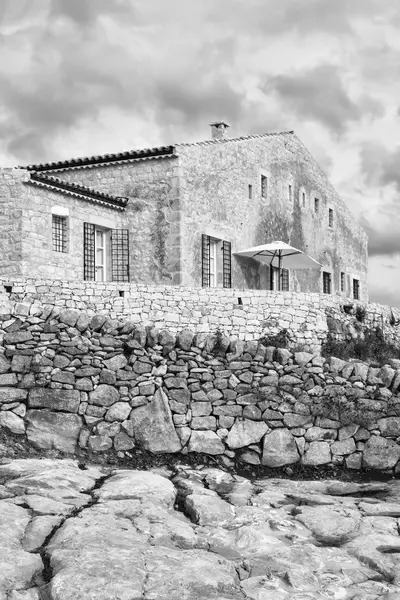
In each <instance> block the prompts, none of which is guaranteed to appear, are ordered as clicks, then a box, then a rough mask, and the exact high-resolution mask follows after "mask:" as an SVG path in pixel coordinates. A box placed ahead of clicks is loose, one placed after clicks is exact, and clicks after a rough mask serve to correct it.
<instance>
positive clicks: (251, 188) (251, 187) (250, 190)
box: [249, 184, 253, 200]
mask: <svg viewBox="0 0 400 600" xmlns="http://www.w3.org/2000/svg"><path fill="white" fill-rule="evenodd" d="M252 198H253V186H252V185H250V184H249V199H250V200H251V199H252Z"/></svg>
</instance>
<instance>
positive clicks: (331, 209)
mask: <svg viewBox="0 0 400 600" xmlns="http://www.w3.org/2000/svg"><path fill="white" fill-rule="evenodd" d="M333 223H334V220H333V208H328V227H333Z"/></svg>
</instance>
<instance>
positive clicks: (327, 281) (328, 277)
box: [322, 271, 332, 295]
mask: <svg viewBox="0 0 400 600" xmlns="http://www.w3.org/2000/svg"><path fill="white" fill-rule="evenodd" d="M322 293H323V294H329V295H331V294H332V273H331V272H330V271H322Z"/></svg>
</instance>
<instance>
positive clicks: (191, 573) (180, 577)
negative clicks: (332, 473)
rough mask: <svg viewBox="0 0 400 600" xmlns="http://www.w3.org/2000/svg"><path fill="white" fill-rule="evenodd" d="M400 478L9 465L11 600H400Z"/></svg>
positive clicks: (4, 581)
mask: <svg viewBox="0 0 400 600" xmlns="http://www.w3.org/2000/svg"><path fill="white" fill-rule="evenodd" d="M399 533H400V480H390V481H388V482H364V483H353V482H344V481H337V480H328V479H327V480H320V481H294V480H291V479H278V478H268V479H267V478H259V479H254V480H250V479H247V478H244V477H240V476H238V475H233V474H229V473H227V472H225V471H223V470H221V469H217V468H210V467H205V466H203V467H201V466H198V467H192V466H189V465H180V466H174V467H170V468H169V467H165V466H164V467H159V468H156V467H154V468H152V469H151V470H147V471H139V470H127V469H126V470H125V469H121V468H114V467H107V466H96V465H83V464H80V463H78V462H76V461H75V460H72V459H68V460H59V459H52V458H44V459H39V458H31V459H7V458H3V459H2V460H1V464H0V600H72V599H73V600H76V599H79V600H89V599H90V600H92V599H93V600H189V599H190V600H203V599H204V600H206V599H207V600H212V599H215V600H245V599H249V600H250V599H251V600H284V599H285V600H286V599H291V600H314V599H315V600H316V599H319V600H332V599H337V600H341V599H350V598H351V599H353V600H357V599H358V600H373V599H376V598H386V599H388V600H389V599H390V600H400V535H399Z"/></svg>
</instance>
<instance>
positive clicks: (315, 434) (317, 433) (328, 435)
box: [304, 427, 337, 442]
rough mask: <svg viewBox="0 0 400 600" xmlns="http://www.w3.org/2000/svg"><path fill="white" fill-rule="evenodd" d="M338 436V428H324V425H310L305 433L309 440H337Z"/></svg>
mask: <svg viewBox="0 0 400 600" xmlns="http://www.w3.org/2000/svg"><path fill="white" fill-rule="evenodd" d="M336 436H337V430H336V429H323V428H322V427H310V428H309V429H307V431H306V433H305V436H304V437H305V439H306V441H307V442H316V441H323V440H335V439H336Z"/></svg>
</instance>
